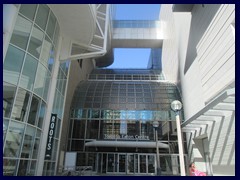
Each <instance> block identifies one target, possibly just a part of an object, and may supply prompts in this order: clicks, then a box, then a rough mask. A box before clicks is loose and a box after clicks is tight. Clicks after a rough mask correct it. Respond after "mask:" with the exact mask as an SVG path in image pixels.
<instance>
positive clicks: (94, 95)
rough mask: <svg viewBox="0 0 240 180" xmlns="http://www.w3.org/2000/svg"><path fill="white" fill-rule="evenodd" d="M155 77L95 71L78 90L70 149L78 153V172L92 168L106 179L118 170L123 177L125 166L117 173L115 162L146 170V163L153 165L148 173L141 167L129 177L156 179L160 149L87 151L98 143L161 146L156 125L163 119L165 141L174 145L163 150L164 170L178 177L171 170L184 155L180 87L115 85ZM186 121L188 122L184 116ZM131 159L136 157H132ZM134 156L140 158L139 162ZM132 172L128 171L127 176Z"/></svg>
mask: <svg viewBox="0 0 240 180" xmlns="http://www.w3.org/2000/svg"><path fill="white" fill-rule="evenodd" d="M111 71H112V72H111ZM151 71H152V70H151ZM96 72H97V73H96ZM116 72H117V73H116ZM158 72H159V71H157V72H155V73H156V74H157V73H158ZM95 73H96V74H95ZM155 73H149V71H139V72H136V71H130V72H129V71H124V70H123V71H122V72H121V71H120V70H94V72H93V73H92V74H90V75H89V80H88V81H86V82H81V83H80V84H79V85H78V87H77V88H76V90H75V95H74V97H73V101H72V104H71V117H70V127H69V129H70V130H69V132H70V133H69V143H68V151H76V152H78V154H77V156H78V158H77V166H92V167H93V170H94V171H98V172H99V171H100V173H104V172H114V168H116V169H117V171H118V172H119V173H120V169H121V168H120V167H121V166H120V164H118V165H115V166H114V167H111V166H110V165H109V163H110V161H112V160H113V159H114V158H115V159H118V160H119V158H120V159H121V158H124V163H125V161H129V162H131V163H134V162H135V163H137V162H138V163H139V161H144V167H145V166H146V164H145V162H146V163H148V169H145V168H144V169H143V170H142V171H141V168H140V167H139V166H137V165H136V166H132V168H135V170H134V172H133V169H131V170H130V171H129V173H130V172H132V173H140V174H141V173H151V172H152V173H153V169H152V168H153V167H156V166H155V164H154V163H153V156H154V157H155V153H156V148H154V147H152V148H130V147H127V146H126V147H117V146H112V147H104V146H86V144H88V143H89V142H92V141H96V140H97V141H108V142H111V141H131V142H133V143H134V142H136V141H138V142H142V143H144V142H155V138H154V129H153V125H152V121H153V120H154V119H158V120H160V125H159V127H158V137H159V141H161V142H162V143H166V144H168V145H169V146H168V148H160V149H159V150H160V153H161V159H162V160H161V161H163V162H165V163H162V164H161V166H162V167H161V168H162V170H163V171H167V170H168V171H171V172H172V170H170V169H169V168H168V169H167V167H166V166H167V165H169V164H171V155H174V154H177V153H178V146H177V136H176V132H175V129H176V123H175V114H174V112H172V110H171V107H170V105H171V102H172V101H173V100H176V99H177V100H180V95H179V92H178V89H177V87H176V85H174V84H172V83H168V82H163V81H161V80H152V81H151V80H145V81H144V80H142V81H139V79H134V78H131V80H124V79H123V80H121V81H115V77H116V76H117V75H119V76H123V77H124V76H131V77H134V76H137V75H139V76H141V77H143V75H146V74H148V76H149V77H151V76H155ZM103 74H104V75H109V79H107V80H102V78H101V75H103ZM92 77H94V78H97V77H99V78H100V80H99V81H98V80H96V79H94V80H93V79H92ZM105 77H106V76H105ZM111 78H112V79H111ZM181 116H182V119H183V115H182V114H181ZM109 153H111V154H109ZM124 153H125V154H124ZM126 153H133V154H132V155H130V156H129V155H128V156H126ZM114 154H115V155H114ZM134 154H135V155H137V156H136V158H135V156H134ZM138 154H142V156H138ZM146 154H149V156H146ZM112 156H113V157H112ZM115 156H116V157H115ZM125 156H126V157H125ZM111 157H112V158H111ZM99 158H100V159H99ZM141 158H145V159H141ZM169 158H170V159H169ZM95 161H100V162H101V163H97V162H95ZM154 162H155V161H154ZM119 163H120V161H119ZM111 164H112V163H111ZM123 165H124V164H123ZM98 166H101V167H98ZM105 166H106V167H105ZM108 166H109V167H108ZM171 167H172V166H171ZM119 168H120V169H119ZM126 172H127V171H125V170H124V172H123V173H126ZM170 174H171V173H170Z"/></svg>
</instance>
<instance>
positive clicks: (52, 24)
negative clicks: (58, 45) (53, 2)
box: [47, 12, 56, 39]
mask: <svg viewBox="0 0 240 180" xmlns="http://www.w3.org/2000/svg"><path fill="white" fill-rule="evenodd" d="M55 24H56V18H55V16H54V15H53V13H52V12H51V14H50V18H49V21H48V27H47V34H48V35H49V37H50V38H51V39H53V34H54V30H55Z"/></svg>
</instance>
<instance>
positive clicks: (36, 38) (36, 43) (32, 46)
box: [28, 26, 44, 58]
mask: <svg viewBox="0 0 240 180" xmlns="http://www.w3.org/2000/svg"><path fill="white" fill-rule="evenodd" d="M43 36H44V35H43V32H42V31H41V30H40V29H38V28H37V27H36V26H34V27H33V32H32V36H31V39H30V43H29V46H28V52H29V53H31V54H32V55H33V56H35V57H36V58H39V56H40V52H41V48H42V43H43Z"/></svg>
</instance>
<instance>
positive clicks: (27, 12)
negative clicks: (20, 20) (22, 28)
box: [19, 4, 37, 20]
mask: <svg viewBox="0 0 240 180" xmlns="http://www.w3.org/2000/svg"><path fill="white" fill-rule="evenodd" d="M36 8H37V4H21V7H20V10H19V12H20V13H22V14H23V15H24V16H26V17H28V18H29V19H31V20H33V19H34V15H35V11H36Z"/></svg>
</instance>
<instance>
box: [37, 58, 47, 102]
mask: <svg viewBox="0 0 240 180" xmlns="http://www.w3.org/2000/svg"><path fill="white" fill-rule="evenodd" d="M47 73H48V71H47V69H46V67H44V66H43V65H42V64H41V63H39V64H38V68H37V73H36V83H35V84H34V89H33V91H34V92H35V93H36V94H38V95H39V96H40V97H43V92H44V88H47V87H45V83H46V80H47Z"/></svg>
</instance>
